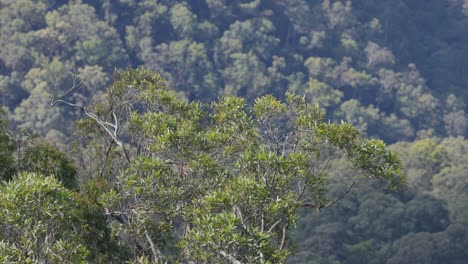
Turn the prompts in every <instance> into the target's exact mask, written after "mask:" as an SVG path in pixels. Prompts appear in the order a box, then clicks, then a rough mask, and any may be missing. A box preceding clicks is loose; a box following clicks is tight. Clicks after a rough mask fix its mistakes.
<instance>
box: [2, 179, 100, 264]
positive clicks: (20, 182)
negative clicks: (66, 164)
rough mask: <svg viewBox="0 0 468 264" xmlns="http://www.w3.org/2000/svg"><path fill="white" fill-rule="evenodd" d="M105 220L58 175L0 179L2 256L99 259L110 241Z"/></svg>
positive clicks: (32, 259)
mask: <svg viewBox="0 0 468 264" xmlns="http://www.w3.org/2000/svg"><path fill="white" fill-rule="evenodd" d="M104 221H105V218H104V217H103V215H102V213H100V211H99V210H98V209H97V208H96V207H94V206H92V205H91V204H89V203H87V202H86V201H85V200H84V199H83V198H82V197H80V196H79V195H78V194H76V193H73V192H71V191H69V190H67V189H65V188H64V187H63V186H61V185H60V183H59V182H58V181H57V180H55V179H54V178H52V177H43V176H39V175H37V174H34V173H22V174H20V175H17V176H15V177H14V178H13V180H12V181H10V182H3V183H1V184H0V222H1V224H0V261H2V262H10V261H11V262H21V263H50V262H52V263H56V262H73V263H85V261H91V260H98V258H99V257H100V256H99V254H100V252H101V251H102V249H103V248H105V245H106V243H107V242H106V238H107V234H106V228H105V225H104ZM102 260H104V259H102Z"/></svg>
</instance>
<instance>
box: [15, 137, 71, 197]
mask: <svg viewBox="0 0 468 264" xmlns="http://www.w3.org/2000/svg"><path fill="white" fill-rule="evenodd" d="M19 164H20V165H19V167H20V168H19V169H20V170H21V171H27V172H34V173H37V174H40V175H48V176H53V177H54V178H55V179H57V180H58V181H59V182H60V183H61V184H62V185H63V186H64V187H65V188H68V189H76V188H77V187H78V181H77V177H76V176H77V173H76V168H75V166H74V165H73V163H72V162H71V161H70V160H69V159H68V158H67V157H66V156H65V155H64V153H62V152H60V150H58V149H57V148H56V147H54V146H52V145H50V144H49V143H46V142H39V143H36V144H34V145H33V146H30V147H27V148H25V149H24V150H23V152H22V153H20V160H19Z"/></svg>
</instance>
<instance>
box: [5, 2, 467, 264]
mask: <svg viewBox="0 0 468 264" xmlns="http://www.w3.org/2000/svg"><path fill="white" fill-rule="evenodd" d="M467 28H468V1H467V0H379V1H376V0H352V1H343V0H342V1H334V0H268V1H266V0H190V1H188V0H187V1H183V0H172V1H169V0H159V1H155V0H141V1H137V0H92V1H91V0H89V1H86V0H76V1H66V0H0V47H1V48H0V104H2V105H4V106H5V107H6V108H7V109H8V113H9V116H10V120H12V126H13V128H14V129H16V130H18V131H19V130H21V129H28V130H30V131H31V132H33V133H35V134H37V135H39V136H42V137H44V138H46V139H47V140H48V141H50V142H54V144H56V145H57V146H59V147H60V148H61V149H62V150H65V151H70V147H69V146H70V142H71V139H72V135H73V133H74V132H73V127H74V126H73V123H74V121H75V120H77V119H78V118H80V117H81V113H80V112H79V111H75V110H76V109H73V108H66V107H51V106H50V101H51V98H52V95H53V92H54V90H55V89H57V90H59V91H62V92H64V91H66V90H67V89H68V88H70V87H71V85H72V82H73V78H72V77H73V76H72V75H71V74H70V73H73V75H74V76H77V77H79V78H80V79H81V80H83V83H82V87H81V89H79V90H76V92H75V93H74V94H73V95H72V96H70V98H72V100H73V102H74V103H77V104H81V105H88V104H89V103H91V102H99V100H100V99H101V97H102V92H103V91H104V90H105V88H106V87H107V86H108V85H109V84H110V83H111V82H112V75H113V72H114V71H115V69H119V68H136V67H142V68H147V69H150V70H153V71H156V72H159V73H161V74H162V75H163V76H164V77H165V78H166V79H167V80H168V81H169V83H170V87H172V88H173V89H174V90H175V91H176V93H177V96H178V97H179V98H186V99H188V100H199V101H203V102H209V101H211V100H213V99H216V98H218V97H220V96H224V95H237V96H242V97H245V98H247V100H248V101H249V100H250V101H253V100H254V99H255V98H256V97H258V96H261V95H265V94H273V95H275V96H276V97H278V98H284V94H285V92H286V91H291V92H295V93H297V94H300V95H305V97H306V98H307V100H308V101H309V102H310V103H316V104H318V105H320V106H321V107H323V108H324V109H326V111H327V119H329V120H333V121H339V120H345V121H347V122H350V123H351V124H353V125H355V126H356V127H357V128H358V129H359V130H360V132H361V133H362V134H364V135H367V136H368V137H375V138H380V139H382V140H384V141H385V142H386V143H387V144H391V148H392V149H393V150H394V151H396V152H397V153H399V154H400V156H401V158H402V160H403V162H404V164H405V171H406V174H407V175H408V187H407V188H406V190H404V191H402V192H385V191H375V190H369V189H370V188H366V187H362V188H361V189H359V190H358V191H356V192H354V193H353V194H352V195H350V196H349V197H348V198H346V199H345V200H344V201H342V202H341V203H339V204H338V205H336V206H334V207H331V208H327V209H325V210H323V211H321V212H304V216H305V217H304V218H303V219H302V220H301V221H300V222H299V223H298V225H297V231H296V232H295V234H294V237H295V239H296V240H297V242H298V243H297V252H298V254H297V255H296V256H294V257H293V258H291V261H290V262H291V263H408V262H409V261H411V262H413V263H466V262H465V261H466V259H468V251H466V248H467V247H468V175H467V174H468V141H466V140H465V137H466V136H467V132H468V129H467V118H468V116H467V114H466V111H467V110H468V108H467V105H465V99H466V98H468V89H467V86H468V66H467V63H466V62H467V61H468V34H466V29H467ZM335 173H346V170H345V169H343V170H342V171H340V170H337V171H336V172H335ZM340 188H341V186H340V184H339V183H337V184H335V185H334V186H332V188H331V191H332V192H333V190H335V189H336V190H339V189H340Z"/></svg>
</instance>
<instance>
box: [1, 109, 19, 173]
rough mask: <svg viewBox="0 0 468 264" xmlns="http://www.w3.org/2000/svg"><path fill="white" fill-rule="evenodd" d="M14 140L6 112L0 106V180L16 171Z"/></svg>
mask: <svg viewBox="0 0 468 264" xmlns="http://www.w3.org/2000/svg"><path fill="white" fill-rule="evenodd" d="M15 149H16V142H15V140H14V139H13V137H12V135H11V131H10V130H9V128H8V119H7V117H6V112H5V110H3V108H0V181H1V180H9V179H11V177H12V176H13V174H14V173H15V172H16V167H15V165H16V160H15V156H14V151H15Z"/></svg>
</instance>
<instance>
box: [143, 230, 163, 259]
mask: <svg viewBox="0 0 468 264" xmlns="http://www.w3.org/2000/svg"><path fill="white" fill-rule="evenodd" d="M145 237H146V240H148V243H149V244H150V246H151V251H152V252H153V256H154V261H156V262H158V259H159V257H158V256H159V255H160V254H159V253H160V252H159V250H158V249H156V247H155V245H154V243H153V240H151V237H150V236H149V234H148V232H147V231H146V230H145Z"/></svg>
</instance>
